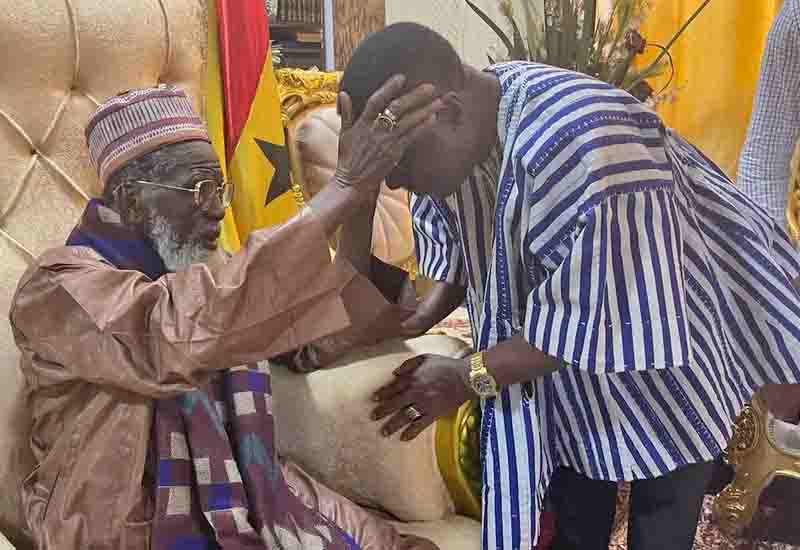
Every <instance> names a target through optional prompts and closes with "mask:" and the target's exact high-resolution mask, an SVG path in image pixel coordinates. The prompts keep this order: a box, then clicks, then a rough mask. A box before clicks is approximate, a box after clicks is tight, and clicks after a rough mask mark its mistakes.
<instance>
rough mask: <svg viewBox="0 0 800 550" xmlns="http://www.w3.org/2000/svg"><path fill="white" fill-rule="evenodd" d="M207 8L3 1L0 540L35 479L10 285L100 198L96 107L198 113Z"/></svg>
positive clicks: (174, 2) (185, 2)
mask: <svg viewBox="0 0 800 550" xmlns="http://www.w3.org/2000/svg"><path fill="white" fill-rule="evenodd" d="M207 40H208V34H207V25H206V2H205V0H136V1H135V2H132V1H130V0H25V1H23V2H14V1H11V0H5V1H3V2H0V312H2V315H3V321H2V322H0V384H2V388H3V389H2V392H3V395H2V397H0V531H3V532H4V533H6V534H9V535H11V536H13V535H14V531H15V530H14V529H13V526H14V525H16V524H17V521H18V518H17V517H16V495H17V485H18V484H19V481H20V476H21V475H23V474H24V473H27V472H28V471H29V470H30V464H29V461H28V459H27V454H26V451H25V449H27V433H26V432H27V420H26V416H25V414H24V409H23V396H22V395H21V380H20V376H19V371H18V369H17V361H18V353H17V351H16V348H15V346H14V342H13V340H12V337H11V331H10V328H9V326H8V323H7V322H5V315H6V312H7V311H8V308H9V305H10V301H11V297H12V294H13V291H14V288H15V286H16V283H17V281H18V279H19V277H20V276H21V275H22V273H23V272H24V271H25V269H26V268H27V266H28V265H29V264H30V262H31V261H32V260H33V258H35V257H36V256H38V255H39V254H40V253H41V252H43V251H44V250H45V249H47V248H49V247H52V246H55V245H59V244H61V243H62V242H63V241H64V239H65V237H66V235H67V234H68V232H69V230H70V229H71V228H72V227H73V225H74V223H75V221H76V219H77V218H78V216H79V214H80V212H81V211H82V209H83V206H84V204H85V203H86V200H87V199H88V198H89V197H90V196H93V195H96V194H97V193H98V191H99V189H98V183H97V178H96V176H95V174H94V172H93V171H92V168H91V166H90V165H89V162H88V157H87V153H86V150H85V148H84V139H83V128H84V126H85V124H86V120H87V118H88V117H89V116H90V114H91V113H92V112H93V111H94V109H95V108H96V106H97V105H98V103H99V102H102V101H104V100H105V99H106V98H108V97H109V96H112V95H115V94H117V93H118V92H120V91H123V90H127V89H130V88H139V87H143V86H151V85H154V84H157V83H159V82H169V83H175V84H178V85H180V86H182V87H184V88H185V89H186V90H187V92H188V93H189V94H190V96H191V97H192V100H193V101H194V103H195V106H196V108H197V109H199V110H200V111H201V112H202V111H203V110H204V98H203V95H202V93H203V87H204V83H205V58H206V46H207Z"/></svg>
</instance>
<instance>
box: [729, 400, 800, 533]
mask: <svg viewBox="0 0 800 550" xmlns="http://www.w3.org/2000/svg"><path fill="white" fill-rule="evenodd" d="M766 411H767V407H766V404H765V403H764V400H763V399H762V398H761V397H760V396H758V395H756V397H755V398H754V399H753V402H752V404H751V405H748V406H747V407H745V409H744V410H743V411H742V414H741V415H740V417H739V419H738V420H737V422H736V426H735V427H734V435H733V439H732V440H731V442H730V444H729V446H728V449H727V450H726V451H725V459H726V461H727V462H728V464H730V465H731V466H732V467H733V469H734V470H735V471H736V475H735V477H734V480H733V481H732V482H731V483H730V484H729V485H728V486H727V487H725V488H724V489H723V490H722V492H721V493H720V494H719V496H718V497H717V499H716V501H715V502H714V518H715V520H716V521H717V523H718V524H719V526H720V528H721V529H722V530H723V531H725V532H726V533H729V534H732V535H736V534H738V533H741V532H742V530H744V529H745V528H746V527H747V526H748V525H750V523H751V522H752V521H753V516H754V515H755V513H756V510H757V509H758V501H759V498H760V497H761V493H763V492H764V489H766V488H767V487H768V486H769V484H770V483H772V481H773V480H774V479H775V478H776V477H778V476H783V477H790V478H793V479H797V480H800V457H797V456H792V455H790V454H788V453H786V452H784V451H782V450H781V449H779V448H778V447H776V446H775V444H774V443H773V442H772V441H771V439H770V437H769V436H768V434H767V423H766V420H767V414H766Z"/></svg>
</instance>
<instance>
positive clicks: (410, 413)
mask: <svg viewBox="0 0 800 550" xmlns="http://www.w3.org/2000/svg"><path fill="white" fill-rule="evenodd" d="M405 413H406V417H407V418H408V419H409V420H410V421H411V422H416V421H417V420H419V419H420V418H422V417H423V416H425V415H423V414H422V413H421V412H420V410H419V409H418V408H416V407H415V406H414V405H409V406H408V407H406V408H405Z"/></svg>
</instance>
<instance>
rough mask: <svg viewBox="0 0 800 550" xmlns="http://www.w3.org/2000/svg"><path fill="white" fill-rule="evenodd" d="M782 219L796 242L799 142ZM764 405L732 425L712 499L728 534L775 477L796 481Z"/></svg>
mask: <svg viewBox="0 0 800 550" xmlns="http://www.w3.org/2000/svg"><path fill="white" fill-rule="evenodd" d="M786 221H787V224H788V227H789V232H790V233H791V235H792V237H793V238H794V240H795V241H796V242H797V243H798V244H800V144H798V147H797V148H796V150H795V154H794V158H793V160H792V175H791V178H790V180H789V190H788V201H787V206H786ZM767 419H768V416H767V407H766V404H765V402H764V400H763V399H762V398H761V397H760V396H759V395H756V397H755V398H754V399H753V402H752V403H751V404H750V405H748V406H747V407H745V409H744V411H742V413H741V415H740V416H739V418H738V420H737V422H736V426H735V427H734V436H733V439H732V441H731V442H730V444H729V446H728V449H727V450H726V452H725V459H726V461H727V462H728V464H730V465H731V467H732V468H733V469H734V479H733V481H732V482H731V483H730V484H729V485H728V486H727V487H725V488H724V489H723V490H722V492H721V493H720V494H719V496H718V497H717V499H716V500H715V502H714V517H715V520H716V521H717V523H718V524H719V525H720V527H721V528H722V529H723V530H724V531H726V532H728V533H730V534H734V535H735V534H737V533H740V532H742V531H743V530H744V529H745V528H746V527H747V526H748V525H750V523H751V522H752V521H753V517H754V515H755V513H756V510H757V508H758V502H759V499H760V497H761V494H762V493H763V492H764V490H765V489H766V488H767V487H768V486H769V484H770V483H772V480H773V479H775V478H776V477H781V476H782V477H790V478H794V479H797V480H798V481H799V482H800V456H795V455H793V454H790V453H787V452H785V451H784V450H782V449H781V448H780V447H779V446H778V445H776V443H775V442H774V441H773V440H772V439H771V438H770V436H769V431H768V426H767Z"/></svg>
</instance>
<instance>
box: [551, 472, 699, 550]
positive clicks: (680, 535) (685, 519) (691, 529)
mask: <svg viewBox="0 0 800 550" xmlns="http://www.w3.org/2000/svg"><path fill="white" fill-rule="evenodd" d="M713 470H714V468H713V463H706V464H696V465H692V466H687V467H685V468H681V469H680V470H677V471H675V472H672V473H670V474H668V475H666V476H663V477H660V478H656V479H645V480H641V481H634V482H633V483H632V484H631V503H630V517H629V520H628V550H691V548H692V545H693V544H694V536H695V531H696V530H697V522H698V519H699V516H700V510H701V507H702V505H703V497H704V496H705V493H706V489H707V488H708V486H709V482H710V481H711V477H712V473H713ZM549 498H550V503H551V505H552V510H553V512H554V514H555V521H556V535H555V539H554V541H553V545H552V550H608V543H609V539H610V538H611V529H612V526H613V523H614V514H615V512H616V503H617V484H616V483H610V482H607V481H594V480H591V479H589V478H587V477H585V476H582V475H580V474H578V473H577V472H575V471H574V470H571V469H568V468H559V469H558V470H557V471H556V473H555V475H554V477H553V481H552V482H551V484H550V492H549Z"/></svg>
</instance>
